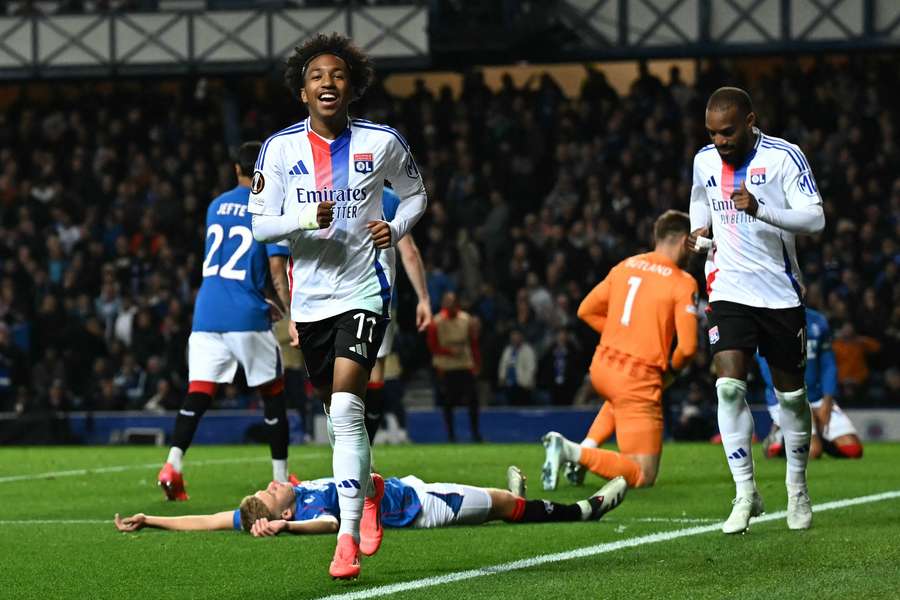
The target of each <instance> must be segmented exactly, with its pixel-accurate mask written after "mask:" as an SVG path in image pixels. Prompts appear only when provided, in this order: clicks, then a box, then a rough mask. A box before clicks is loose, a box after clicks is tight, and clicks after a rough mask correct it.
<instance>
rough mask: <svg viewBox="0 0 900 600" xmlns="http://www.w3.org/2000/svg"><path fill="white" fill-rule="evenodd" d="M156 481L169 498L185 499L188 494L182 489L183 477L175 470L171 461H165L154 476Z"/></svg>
mask: <svg viewBox="0 0 900 600" xmlns="http://www.w3.org/2000/svg"><path fill="white" fill-rule="evenodd" d="M156 483H157V485H159V487H161V488H162V490H163V492H164V493H165V495H166V498H168V499H169V500H179V501H183V500H187V499H188V495H187V492H186V491H185V489H184V477H183V476H182V475H181V473H179V472H178V471H176V470H175V467H173V466H172V463H166V464H165V465H163V468H162V469H160V471H159V475H157V476H156Z"/></svg>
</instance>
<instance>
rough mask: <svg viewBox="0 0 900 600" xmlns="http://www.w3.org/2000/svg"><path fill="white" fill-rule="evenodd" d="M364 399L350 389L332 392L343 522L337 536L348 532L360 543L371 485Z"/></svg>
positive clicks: (335, 462)
mask: <svg viewBox="0 0 900 600" xmlns="http://www.w3.org/2000/svg"><path fill="white" fill-rule="evenodd" d="M364 412H365V405H364V403H363V400H362V398H360V397H359V396H356V395H354V394H351V393H348V392H335V393H333V394H332V395H331V407H330V410H329V414H330V415H331V423H332V426H333V427H334V452H333V454H332V460H331V464H332V468H333V470H334V482H335V485H336V486H337V492H338V505H339V506H340V509H341V525H340V529H339V530H338V537H340V536H342V535H344V534H346V533H349V534H350V535H352V536H353V538H354V539H355V540H356V542H357V543H359V521H360V519H361V518H362V512H363V501H364V499H365V495H366V491H367V489H368V485H369V460H370V457H369V435H368V434H367V433H366V422H365V414H364Z"/></svg>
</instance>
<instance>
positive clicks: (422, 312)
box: [397, 233, 432, 332]
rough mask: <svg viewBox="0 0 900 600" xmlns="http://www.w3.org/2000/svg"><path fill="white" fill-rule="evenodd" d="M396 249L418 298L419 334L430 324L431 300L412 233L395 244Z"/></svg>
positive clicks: (420, 257)
mask: <svg viewBox="0 0 900 600" xmlns="http://www.w3.org/2000/svg"><path fill="white" fill-rule="evenodd" d="M397 249H398V250H399V251H400V260H402V261H403V269H404V270H405V271H406V276H407V277H409V282H410V283H411V284H412V286H413V289H414V290H415V292H416V298H418V300H419V301H418V304H416V329H417V330H418V331H420V332H422V331H425V330H426V329H427V328H428V325H429V324H430V323H431V317H432V315H431V298H430V297H429V295H428V286H427V285H426V280H425V264H424V263H423V262H422V254H421V253H420V252H419V247H418V246H417V245H416V241H415V240H414V239H413V237H412V233H407V234H406V235H404V236H403V238H402V239H401V240H400V241H399V242H397Z"/></svg>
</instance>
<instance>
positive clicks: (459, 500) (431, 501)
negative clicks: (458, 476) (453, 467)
mask: <svg viewBox="0 0 900 600" xmlns="http://www.w3.org/2000/svg"><path fill="white" fill-rule="evenodd" d="M401 481H402V482H403V483H405V484H406V485H408V486H411V487H412V488H413V489H414V490H416V494H417V495H418V496H419V502H421V503H422V510H421V512H419V515H418V516H417V517H416V520H415V521H413V523H412V526H413V527H415V528H418V529H433V528H435V527H447V526H449V525H480V524H481V523H484V522H485V521H487V519H488V515H489V514H490V512H491V506H493V502H491V495H490V494H488V492H487V490H485V489H483V488H477V487H472V486H469V485H459V484H456V483H425V482H424V481H422V480H421V479H419V478H418V477H414V476H412V475H408V476H406V477H404V478H403V479H401Z"/></svg>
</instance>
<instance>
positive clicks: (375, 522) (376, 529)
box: [359, 473, 384, 556]
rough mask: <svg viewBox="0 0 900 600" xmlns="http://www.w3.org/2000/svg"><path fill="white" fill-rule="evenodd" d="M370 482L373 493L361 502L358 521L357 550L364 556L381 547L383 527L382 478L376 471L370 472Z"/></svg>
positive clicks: (370, 554)
mask: <svg viewBox="0 0 900 600" xmlns="http://www.w3.org/2000/svg"><path fill="white" fill-rule="evenodd" d="M372 484H373V485H374V486H375V495H374V496H373V497H371V498H366V500H365V502H364V503H363V515H362V519H361V520H360V522H359V551H360V552H362V553H363V554H365V555H366V556H372V555H373V554H375V553H376V552H378V548H380V547H381V538H382V537H384V528H383V527H382V526H381V499H382V498H384V478H383V477H382V476H381V475H379V474H378V473H372Z"/></svg>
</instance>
